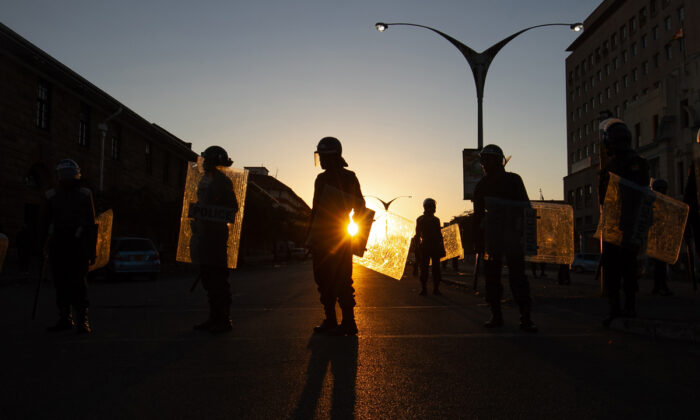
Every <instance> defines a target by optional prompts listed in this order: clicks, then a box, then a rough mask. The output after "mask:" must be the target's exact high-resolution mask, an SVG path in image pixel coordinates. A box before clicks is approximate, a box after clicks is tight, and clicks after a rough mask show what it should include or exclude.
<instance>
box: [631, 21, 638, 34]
mask: <svg viewBox="0 0 700 420" xmlns="http://www.w3.org/2000/svg"><path fill="white" fill-rule="evenodd" d="M636 30H637V18H635V17H633V18H632V19H630V34H633V33H634V32H635V31H636Z"/></svg>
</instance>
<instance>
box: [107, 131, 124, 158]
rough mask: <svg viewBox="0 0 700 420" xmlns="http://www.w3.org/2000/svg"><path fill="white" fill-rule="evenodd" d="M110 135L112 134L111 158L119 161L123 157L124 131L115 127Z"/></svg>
mask: <svg viewBox="0 0 700 420" xmlns="http://www.w3.org/2000/svg"><path fill="white" fill-rule="evenodd" d="M110 133H111V134H112V136H111V144H110V156H111V157H112V160H119V158H120V157H121V148H122V129H121V127H120V126H115V127H114V128H113V129H112V131H111V132H110Z"/></svg>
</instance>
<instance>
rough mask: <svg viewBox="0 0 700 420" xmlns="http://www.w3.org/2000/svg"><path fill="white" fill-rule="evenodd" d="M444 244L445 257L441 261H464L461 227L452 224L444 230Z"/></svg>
mask: <svg viewBox="0 0 700 420" xmlns="http://www.w3.org/2000/svg"><path fill="white" fill-rule="evenodd" d="M442 243H443V244H444V245H445V256H444V257H442V258H440V261H445V260H451V259H452V258H459V259H460V260H463V259H464V248H462V236H461V235H460V233H459V225H458V224H456V223H455V224H451V225H449V226H445V227H444V228H442Z"/></svg>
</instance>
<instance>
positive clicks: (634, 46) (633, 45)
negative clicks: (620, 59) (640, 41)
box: [631, 42, 637, 57]
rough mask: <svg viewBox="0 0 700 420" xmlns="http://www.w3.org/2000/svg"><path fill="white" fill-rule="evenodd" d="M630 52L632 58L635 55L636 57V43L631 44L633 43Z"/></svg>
mask: <svg viewBox="0 0 700 420" xmlns="http://www.w3.org/2000/svg"><path fill="white" fill-rule="evenodd" d="M631 50H632V57H634V56H635V55H637V43H636V42H633V43H632V47H631Z"/></svg>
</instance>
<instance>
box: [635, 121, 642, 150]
mask: <svg viewBox="0 0 700 420" xmlns="http://www.w3.org/2000/svg"><path fill="white" fill-rule="evenodd" d="M641 143H642V127H641V125H640V124H639V123H637V124H635V125H634V148H635V149H638V148H639V145H640V144H641Z"/></svg>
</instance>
